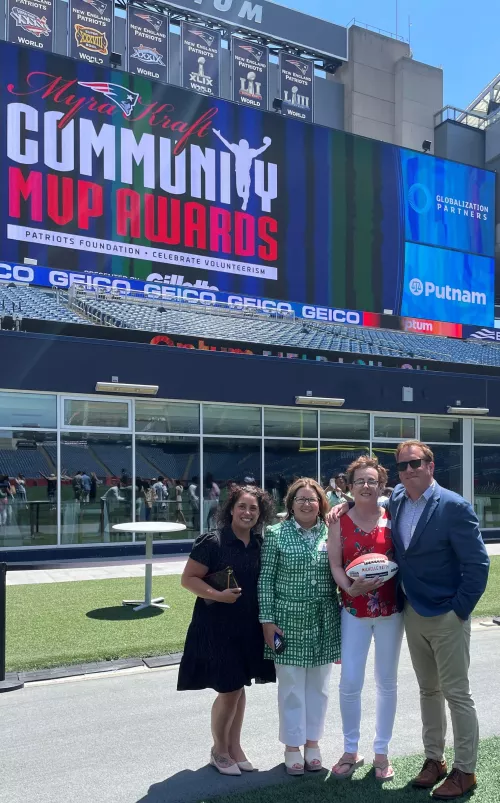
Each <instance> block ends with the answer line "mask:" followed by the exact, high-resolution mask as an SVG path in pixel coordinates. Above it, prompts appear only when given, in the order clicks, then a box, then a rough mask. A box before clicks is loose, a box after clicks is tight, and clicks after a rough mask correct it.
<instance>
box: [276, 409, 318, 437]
mask: <svg viewBox="0 0 500 803" xmlns="http://www.w3.org/2000/svg"><path fill="white" fill-rule="evenodd" d="M264 434H265V435H270V436H271V437H275V438H317V437H318V414H317V412H316V410H295V409H293V408H287V407H266V408H265V409H264Z"/></svg>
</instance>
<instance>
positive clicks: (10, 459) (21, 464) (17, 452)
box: [0, 447, 55, 479]
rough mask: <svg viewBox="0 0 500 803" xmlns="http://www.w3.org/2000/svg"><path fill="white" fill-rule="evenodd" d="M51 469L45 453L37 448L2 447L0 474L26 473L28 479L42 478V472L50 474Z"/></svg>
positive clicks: (0, 450) (0, 452)
mask: <svg viewBox="0 0 500 803" xmlns="http://www.w3.org/2000/svg"><path fill="white" fill-rule="evenodd" d="M54 448H55V447H54ZM51 471H52V468H51V467H50V466H49V463H48V462H47V460H46V458H45V455H44V454H43V453H42V452H40V451H38V450H37V449H33V450H32V449H0V475H2V474H7V475H8V476H9V477H17V475H18V474H24V476H25V477H26V479H40V472H41V473H42V474H46V475H48V474H50V473H51Z"/></svg>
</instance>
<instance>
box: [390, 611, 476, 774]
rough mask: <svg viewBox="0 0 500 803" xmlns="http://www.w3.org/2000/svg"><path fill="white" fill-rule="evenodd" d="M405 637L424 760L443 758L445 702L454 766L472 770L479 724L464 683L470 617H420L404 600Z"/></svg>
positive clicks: (445, 615)
mask: <svg viewBox="0 0 500 803" xmlns="http://www.w3.org/2000/svg"><path fill="white" fill-rule="evenodd" d="M404 621H405V629H406V638H407V641H408V647H409V650H410V656H411V660H412V664H413V668H414V670H415V674H416V676H417V680H418V685H419V687H420V710H421V713H422V739H423V742H424V750H425V756H426V758H434V759H436V760H437V761H443V759H444V745H445V736H446V710H445V705H444V702H445V700H446V702H447V703H448V706H449V708H450V714H451V721H452V726H453V739H454V746H455V761H454V763H453V766H454V767H457V768H458V769H459V770H462V772H474V771H475V768H476V761H477V748H478V741H479V728H478V722H477V713H476V707H475V705H474V701H473V699H472V697H471V693H470V686H469V664H470V631H471V623H470V619H469V620H468V621H467V622H462V620H461V619H459V618H458V616H457V615H456V613H455V612H454V611H450V612H449V613H444V614H442V615H441V616H430V617H428V616H420V614H418V613H417V612H416V611H415V610H414V609H413V608H412V607H411V605H410V604H409V603H408V602H406V605H405V611H404Z"/></svg>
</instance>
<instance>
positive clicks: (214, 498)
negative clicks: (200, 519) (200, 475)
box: [204, 472, 220, 530]
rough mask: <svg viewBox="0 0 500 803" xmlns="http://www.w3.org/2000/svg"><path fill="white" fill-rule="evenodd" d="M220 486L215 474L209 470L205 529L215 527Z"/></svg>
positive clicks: (205, 495) (205, 496)
mask: <svg viewBox="0 0 500 803" xmlns="http://www.w3.org/2000/svg"><path fill="white" fill-rule="evenodd" d="M219 499H220V488H219V486H218V485H217V483H216V482H215V480H214V477H213V474H211V473H210V472H207V474H206V475H205V490H204V500H205V511H204V512H205V529H206V530H211V529H213V528H214V527H215V522H216V519H217V508H218V506H219Z"/></svg>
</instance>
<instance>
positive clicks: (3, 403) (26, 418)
mask: <svg viewBox="0 0 500 803" xmlns="http://www.w3.org/2000/svg"><path fill="white" fill-rule="evenodd" d="M56 419H57V404H56V396H45V395H44V394H37V393H0V424H1V426H2V427H32V428H35V427H36V428H39V427H45V428H48V429H52V428H54V429H55V428H56V426H57V420H56Z"/></svg>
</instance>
